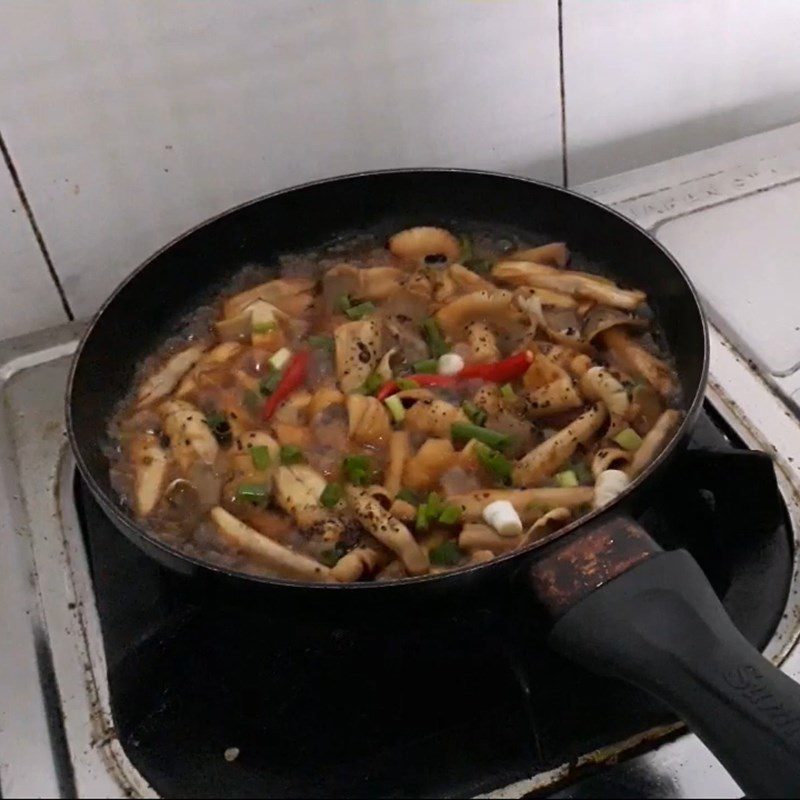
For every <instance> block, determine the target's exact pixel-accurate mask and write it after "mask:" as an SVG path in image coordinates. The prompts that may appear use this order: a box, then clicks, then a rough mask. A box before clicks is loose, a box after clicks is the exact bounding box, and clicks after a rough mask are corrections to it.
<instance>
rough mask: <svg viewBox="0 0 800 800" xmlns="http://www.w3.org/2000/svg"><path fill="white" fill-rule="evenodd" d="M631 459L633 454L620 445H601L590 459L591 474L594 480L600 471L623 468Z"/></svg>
mask: <svg viewBox="0 0 800 800" xmlns="http://www.w3.org/2000/svg"><path fill="white" fill-rule="evenodd" d="M632 460H633V454H632V453H631V452H630V450H623V449H622V448H621V447H603V448H601V449H600V450H598V451H597V452H596V453H595V455H594V458H593V459H592V466H591V470H592V475H593V476H594V479H595V481H596V480H597V477H598V475H600V473H601V472H605V471H606V470H608V469H613V470H624V469H625V468H626V467H627V466H628V464H630V463H631V461H632Z"/></svg>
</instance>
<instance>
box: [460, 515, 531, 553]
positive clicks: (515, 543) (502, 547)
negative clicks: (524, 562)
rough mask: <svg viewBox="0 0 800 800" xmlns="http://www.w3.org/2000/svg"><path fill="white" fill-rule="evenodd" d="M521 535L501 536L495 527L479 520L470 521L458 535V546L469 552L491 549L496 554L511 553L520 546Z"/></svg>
mask: <svg viewBox="0 0 800 800" xmlns="http://www.w3.org/2000/svg"><path fill="white" fill-rule="evenodd" d="M521 541H522V537H521V536H501V535H500V534H499V533H498V532H497V531H496V530H494V528H490V527H489V526H488V525H483V524H481V523H479V522H468V523H467V524H466V525H464V527H463V528H462V529H461V533H460V534H459V536H458V546H459V547H460V548H461V549H462V550H466V551H467V552H470V553H472V552H475V551H476V550H489V551H490V552H491V553H493V554H494V555H501V554H502V553H509V552H511V551H512V550H514V549H516V548H517V547H519V544H520V542H521Z"/></svg>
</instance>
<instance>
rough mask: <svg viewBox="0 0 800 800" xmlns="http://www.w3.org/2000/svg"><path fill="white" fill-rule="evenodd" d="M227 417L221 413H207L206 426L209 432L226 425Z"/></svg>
mask: <svg viewBox="0 0 800 800" xmlns="http://www.w3.org/2000/svg"><path fill="white" fill-rule="evenodd" d="M227 421H228V419H227V417H226V416H225V415H224V414H223V413H222V412H221V411H209V412H208V414H206V425H208V427H209V428H211V430H214V429H215V428H219V427H220V426H221V425H224V424H225V423H227Z"/></svg>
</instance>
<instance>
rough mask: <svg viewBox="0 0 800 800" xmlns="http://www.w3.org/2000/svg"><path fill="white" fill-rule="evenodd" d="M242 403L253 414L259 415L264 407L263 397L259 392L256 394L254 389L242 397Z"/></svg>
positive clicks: (246, 391) (247, 391) (248, 390)
mask: <svg viewBox="0 0 800 800" xmlns="http://www.w3.org/2000/svg"><path fill="white" fill-rule="evenodd" d="M242 402H243V403H244V407H245V408H246V409H247V410H248V411H249V412H250V413H251V414H257V413H258V412H259V411H260V410H261V407H262V406H263V405H264V401H263V400H262V399H261V395H259V393H258V392H254V391H253V390H252V389H247V390H245V393H244V395H243V396H242Z"/></svg>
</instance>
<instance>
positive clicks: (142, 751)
mask: <svg viewBox="0 0 800 800" xmlns="http://www.w3.org/2000/svg"><path fill="white" fill-rule="evenodd" d="M76 495H77V499H78V505H79V509H80V511H81V517H82V522H83V531H84V535H85V540H86V544H87V549H88V552H89V554H90V562H91V566H92V572H93V581H94V587H95V593H96V598H97V605H98V611H99V614H100V620H101V625H102V629H103V636H104V641H105V649H106V657H107V663H108V672H109V674H108V678H109V684H110V690H111V704H112V709H113V714H114V721H115V725H116V730H117V734H118V736H119V739H120V741H121V743H122V745H123V747H124V748H125V750H126V752H127V754H128V757H129V758H130V760H131V761H132V762H133V764H134V765H135V766H136V767H137V769H138V770H139V771H140V772H141V773H142V775H143V776H144V777H145V778H146V779H147V780H148V781H149V782H150V784H151V785H152V786H153V787H154V788H155V789H156V790H157V791H158V792H159V793H160V794H162V795H163V796H190V797H212V796H214V797H218V796H239V797H256V796H258V797H263V796H269V797H336V796H349V797H373V796H382V797H407V796H423V797H438V796H458V797H463V796H471V795H475V794H479V793H483V792H487V791H491V790H493V789H496V788H499V787H502V786H506V785H508V784H509V783H512V782H514V781H517V780H520V779H522V778H525V777H528V776H530V775H531V774H535V773H537V772H541V771H544V770H548V769H552V768H553V767H556V766H558V765H560V764H563V763H566V762H570V761H575V760H576V759H577V757H578V756H580V755H582V754H584V753H587V752H589V751H592V750H595V749H597V748H599V747H602V746H607V745H610V744H613V743H614V742H618V741H622V740H625V739H627V738H629V737H631V736H633V735H635V734H638V733H641V732H643V731H646V730H648V729H649V728H652V727H654V726H657V725H664V724H669V723H671V722H674V717H673V716H672V715H671V714H670V712H669V711H668V710H666V709H665V708H664V707H663V706H661V705H660V704H659V703H657V702H656V701H655V700H653V699H651V698H649V696H647V695H644V694H643V693H641V692H639V691H638V690H636V689H634V688H632V687H630V686H628V685H625V684H622V683H619V682H616V681H612V680H607V679H602V678H598V677H595V676H593V675H590V674H588V673H586V672H585V671H583V670H581V669H579V668H577V667H574V666H572V665H571V664H568V663H566V662H564V661H563V660H561V659H560V658H559V657H558V656H556V655H554V654H552V653H550V652H549V651H548V650H547V648H546V647H545V645H544V643H543V638H542V631H541V630H539V629H538V628H537V624H536V622H535V620H533V621H532V620H531V619H530V618H529V615H526V614H525V613H523V611H522V609H520V608H518V607H517V604H516V602H515V596H514V594H513V591H509V592H506V593H502V594H497V595H496V596H492V597H487V598H485V602H482V603H481V607H480V608H470V609H466V610H458V611H455V612H454V611H452V610H450V611H448V612H442V613H434V612H431V613H430V614H427V615H426V614H425V613H424V612H420V610H419V609H416V610H414V611H413V614H410V616H412V617H413V618H412V619H409V620H407V621H406V622H405V624H402V625H399V626H398V625H397V624H395V623H393V624H391V626H389V627H388V628H386V629H384V628H383V627H382V626H381V625H380V624H379V623H375V622H373V623H371V624H362V625H360V626H359V627H357V628H349V629H343V628H337V627H332V626H331V625H330V624H329V623H327V624H326V623H323V624H314V622H313V621H309V620H306V619H299V618H297V615H294V616H292V615H290V614H287V613H286V612H285V611H272V610H270V609H269V608H268V607H265V606H264V605H263V604H258V605H255V604H253V605H249V604H248V603H247V601H240V602H239V603H238V604H235V603H232V602H225V603H220V602H219V599H218V598H208V597H202V596H198V591H197V589H196V587H195V586H193V585H187V584H186V583H185V581H184V580H183V579H182V578H180V577H178V576H176V575H173V574H171V573H167V572H166V571H165V570H163V569H162V568H161V567H159V566H158V565H156V564H155V563H154V562H152V561H151V560H150V559H148V558H147V557H145V556H144V555H143V554H142V553H140V552H139V551H138V550H137V549H136V548H135V547H134V546H133V545H132V544H130V543H129V542H128V541H127V540H126V539H125V538H124V537H123V536H122V535H121V534H119V533H117V532H116V531H115V530H114V528H113V527H112V526H111V524H110V523H109V522H108V521H107V519H106V518H105V516H104V515H103V514H102V512H101V511H100V510H99V508H98V507H97V505H96V504H95V503H94V501H93V500H92V499H91V497H90V495H89V493H88V491H87V490H86V489H85V487H84V486H83V485H82V484H81V482H80V481H79V480H76ZM650 500H651V502H652V505H650V506H649V507H648V508H647V509H645V510H644V511H643V512H642V514H641V516H640V519H641V521H642V522H643V524H644V525H645V527H646V528H647V529H648V530H649V531H650V532H651V533H652V534H653V535H654V536H655V538H657V539H658V540H659V542H660V543H661V544H662V545H663V546H664V547H666V548H675V547H681V546H685V547H687V548H688V549H689V550H690V551H691V552H692V553H693V555H694V556H695V557H696V558H697V560H698V561H699V563H700V564H701V566H702V567H703V569H704V570H705V571H706V574H707V575H708V576H709V578H710V580H711V582H712V584H713V585H714V588H715V589H716V591H717V592H718V593H719V594H720V596H721V597H722V598H723V600H724V603H725V606H726V608H727V609H728V612H729V613H730V615H731V617H732V618H733V620H734V622H735V623H736V624H737V626H738V627H739V628H740V630H741V631H742V632H743V633H744V635H745V636H747V637H748V638H749V639H750V640H751V641H752V642H754V643H755V644H757V645H758V646H761V647H763V646H764V645H765V644H766V643H767V641H768V640H769V638H770V636H771V634H772V632H773V630H774V629H775V626H776V625H777V623H778V621H779V618H780V615H781V613H782V610H783V608H784V605H785V601H786V597H787V593H788V588H789V579H790V569H791V563H792V561H791V555H792V553H791V544H790V541H791V540H790V536H789V524H788V520H787V515H786V509H785V507H784V506H783V503H782V500H781V498H780V494H779V492H778V488H777V484H776V482H775V476H774V473H773V470H772V465H771V463H770V462H769V459H768V458H767V457H766V456H764V455H762V454H760V453H755V452H750V451H747V450H746V449H744V447H743V445H742V444H741V442H740V441H738V440H737V438H736V436H735V434H733V432H732V431H730V430H728V429H727V428H726V426H725V424H724V423H723V422H722V421H721V420H720V419H719V418H717V416H716V414H715V412H714V411H713V410H712V409H711V408H710V407H707V408H706V413H705V414H704V415H703V416H702V417H701V419H700V421H699V423H698V426H697V429H696V432H695V434H694V437H693V439H692V443H691V445H690V448H689V450H688V451H687V452H685V453H684V454H683V455H681V456H680V458H679V460H678V461H677V462H676V463H675V464H674V466H673V467H672V468H671V470H670V472H669V475H667V476H666V477H665V479H664V481H662V482H661V483H660V484H659V486H658V489H657V494H655V495H654V496H653V497H651V498H650ZM230 748H237V749H238V756H237V757H236V758H235V759H234V760H231V761H229V760H227V759H226V758H225V752H226V750H229V752H228V757H229V758H231V757H232V756H233V755H235V751H232V750H230Z"/></svg>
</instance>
